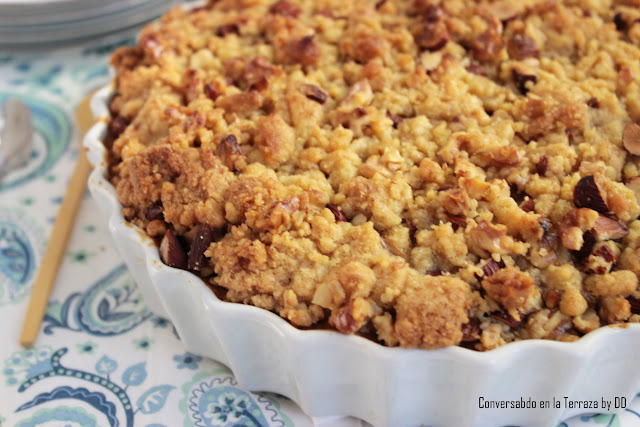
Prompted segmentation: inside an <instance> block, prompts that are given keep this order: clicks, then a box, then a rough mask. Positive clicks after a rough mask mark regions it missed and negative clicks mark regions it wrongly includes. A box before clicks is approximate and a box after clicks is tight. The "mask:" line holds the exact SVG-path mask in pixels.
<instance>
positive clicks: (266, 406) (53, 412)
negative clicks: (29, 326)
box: [0, 40, 640, 427]
mask: <svg viewBox="0 0 640 427" xmlns="http://www.w3.org/2000/svg"><path fill="white" fill-rule="evenodd" d="M126 42H131V41H130V40H128V41H127V40H125V41H121V40H119V41H118V42H116V43H112V44H109V43H104V44H102V45H98V46H90V47H87V46H84V47H75V48H67V49H58V50H52V51H48V52H45V53H38V54H34V53H4V54H3V53H0V103H2V102H3V100H4V99H6V98H7V97H9V96H19V97H20V98H21V99H22V100H23V101H25V102H26V103H27V105H28V106H29V108H30V109H31V111H32V113H33V116H34V119H35V128H36V130H37V134H36V140H35V145H34V148H33V151H32V153H31V158H30V160H29V162H28V164H27V165H26V166H25V167H24V168H22V169H21V170H19V171H15V172H14V173H12V174H10V175H9V176H8V177H7V178H6V179H5V181H4V182H3V183H2V184H1V185H0V426H3V427H4V426H6V427H14V426H19V427H26V426H40V425H51V426H126V427H130V426H144V427H162V426H165V427H173V426H237V425H245V426H283V427H284V426H287V427H288V426H309V425H314V424H316V425H325V426H355V425H360V424H361V423H360V422H359V421H357V420H354V419H350V418H339V417H336V418H328V419H327V418H325V419H315V420H314V419H312V418H309V417H308V416H306V415H305V414H304V413H303V412H302V411H301V410H300V409H299V408H298V407H297V406H296V405H295V404H294V403H293V402H291V401H290V400H288V399H286V398H284V397H281V396H277V395H274V394H270V393H251V392H248V391H246V390H243V389H241V388H240V387H238V385H237V383H236V381H235V379H234V377H233V375H232V374H231V373H230V372H229V370H228V369H226V368H225V367H223V366H222V365H220V364H218V363H216V362H213V361H211V360H206V359H203V358H201V357H199V356H196V355H193V354H191V353H189V352H188V351H186V350H185V348H184V346H183V345H182V343H181V342H180V341H179V339H178V337H177V335H176V331H175V329H174V328H173V326H172V325H171V323H170V322H169V321H168V320H167V319H164V318H162V317H158V316H156V315H154V313H152V312H150V311H149V310H148V309H147V308H146V306H145V303H144V300H143V299H142V296H141V294H140V292H139V291H138V289H137V286H136V283H135V282H134V281H133V279H132V278H131V276H130V275H129V273H128V272H127V269H126V267H125V266H124V264H123V263H122V261H121V260H120V259H119V257H118V255H117V253H116V252H115V251H114V247H113V245H112V243H111V241H110V238H109V236H108V234H107V230H106V226H105V222H104V221H103V217H102V216H101V213H100V212H99V211H98V209H97V207H96V206H94V204H93V201H92V200H91V199H90V197H89V196H88V194H87V195H86V196H85V198H84V200H83V202H82V206H81V208H80V212H79V215H78V219H77V221H76V224H75V228H74V231H73V234H72V236H71V239H70V242H69V246H68V248H67V253H66V254H65V257H64V261H63V264H62V267H61V269H60V272H59V275H58V279H57V284H56V287H55V290H54V292H53V295H52V298H51V301H50V303H49V306H48V309H47V313H46V317H45V319H44V322H43V325H42V331H41V335H40V338H39V339H38V341H37V345H36V346H35V347H34V348H32V349H28V350H24V349H22V348H20V347H19V345H18V335H19V332H20V328H21V324H22V320H23V316H24V313H25V310H26V303H27V299H28V295H29V291H30V289H31V286H32V284H33V280H34V276H35V274H36V271H37V268H38V266H39V264H40V261H41V259H42V254H43V252H44V249H45V247H46V244H47V239H48V234H49V232H50V230H51V226H52V223H53V220H54V218H55V217H56V215H58V207H59V205H60V202H61V200H62V196H63V194H64V191H65V188H66V185H67V181H68V179H69V177H70V175H71V170H72V169H73V165H74V162H75V159H76V156H77V154H78V149H79V136H78V135H77V132H76V130H75V128H74V124H73V122H72V118H73V110H74V108H75V106H76V105H77V104H78V103H79V102H80V101H81V100H82V98H83V97H84V95H85V94H86V93H87V92H89V91H90V90H91V89H93V88H96V87H98V86H101V85H103V84H105V83H106V82H107V81H108V79H109V75H108V74H109V73H108V54H109V52H111V51H112V50H113V49H114V48H115V47H116V46H117V45H119V44H121V43H126ZM60 214H61V215H64V212H63V213H60ZM468 404H474V402H469V403H468ZM600 424H601V425H607V426H618V425H622V426H627V425H640V398H636V399H635V401H634V402H632V404H631V405H629V407H628V409H627V410H626V411H625V412H623V413H622V414H621V415H590V416H583V417H576V418H574V419H571V420H568V421H566V422H565V423H562V425H569V426H572V427H573V426H582V425H600Z"/></svg>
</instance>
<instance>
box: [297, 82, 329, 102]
mask: <svg viewBox="0 0 640 427" xmlns="http://www.w3.org/2000/svg"><path fill="white" fill-rule="evenodd" d="M300 92H302V94H303V95H304V96H306V97H307V98H309V99H310V100H312V101H315V102H317V103H318V104H324V103H325V102H327V94H326V93H325V92H324V91H323V90H322V89H320V88H319V87H318V86H316V85H312V84H307V83H305V84H303V85H301V86H300Z"/></svg>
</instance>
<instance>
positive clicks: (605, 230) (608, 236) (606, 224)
mask: <svg viewBox="0 0 640 427" xmlns="http://www.w3.org/2000/svg"><path fill="white" fill-rule="evenodd" d="M591 232H592V233H593V235H594V236H595V238H596V239H597V240H600V241H603V240H616V239H621V238H623V237H624V236H626V235H627V234H629V229H628V228H627V226H626V225H624V224H623V223H621V222H620V221H616V220H615V219H611V218H609V217H606V216H604V215H599V216H598V219H597V220H596V222H595V224H594V225H593V228H592V229H591Z"/></svg>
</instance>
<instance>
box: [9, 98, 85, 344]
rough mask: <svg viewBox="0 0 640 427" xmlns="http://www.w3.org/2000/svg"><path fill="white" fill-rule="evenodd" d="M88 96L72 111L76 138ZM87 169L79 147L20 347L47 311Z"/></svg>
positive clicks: (33, 336) (34, 333) (81, 129)
mask: <svg viewBox="0 0 640 427" xmlns="http://www.w3.org/2000/svg"><path fill="white" fill-rule="evenodd" d="M91 95H92V94H89V95H88V96H87V97H86V98H85V99H84V100H83V101H82V102H81V103H80V105H78V108H77V109H76V124H77V126H78V133H79V134H80V135H84V134H85V133H86V131H87V130H88V129H89V127H90V126H91V124H92V122H93V119H92V118H91V116H90V113H88V110H89V99H90V97H91ZM90 170H91V166H90V164H89V161H88V160H87V156H86V155H85V152H84V148H83V147H81V148H80V152H79V153H78V160H77V161H76V166H75V168H74V170H73V174H72V175H71V180H70V181H69V186H68V187H67V192H66V193H65V195H64V198H63V199H62V204H61V205H60V209H59V210H58V216H57V217H56V220H55V222H54V223H53V229H52V231H51V236H50V237H49V244H48V245H47V249H46V251H45V253H44V257H43V258H42V264H41V266H40V270H39V271H38V275H37V276H36V280H35V282H34V284H33V289H32V290H31V297H30V299H29V306H28V308H27V314H26V316H25V320H24V324H23V325H22V333H21V335H20V344H21V345H22V346H23V347H31V346H32V345H33V343H34V342H35V340H36V338H37V337H38V332H39V331H40V325H41V324H42V318H43V317H44V313H45V311H46V309H47V304H48V302H49V296H50V295H51V290H52V289H53V285H54V282H55V279H56V276H57V274H58V268H59V267H60V261H62V257H63V256H64V254H65V252H66V248H67V242H68V240H69V236H70V235H71V232H72V231H73V225H74V223H75V218H76V214H77V212H78V207H79V206H80V202H81V201H82V196H83V195H84V192H85V189H86V187H87V179H88V177H89V172H90Z"/></svg>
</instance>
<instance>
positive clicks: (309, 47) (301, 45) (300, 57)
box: [283, 36, 322, 65]
mask: <svg viewBox="0 0 640 427" xmlns="http://www.w3.org/2000/svg"><path fill="white" fill-rule="evenodd" d="M283 53H284V58H283V59H284V62H286V63H288V64H302V65H316V64H317V63H318V62H319V61H320V58H321V57H322V50H320V47H319V46H318V44H317V43H316V42H315V40H314V36H305V37H302V38H301V39H296V40H291V41H289V42H287V44H285V45H284V49H283Z"/></svg>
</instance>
